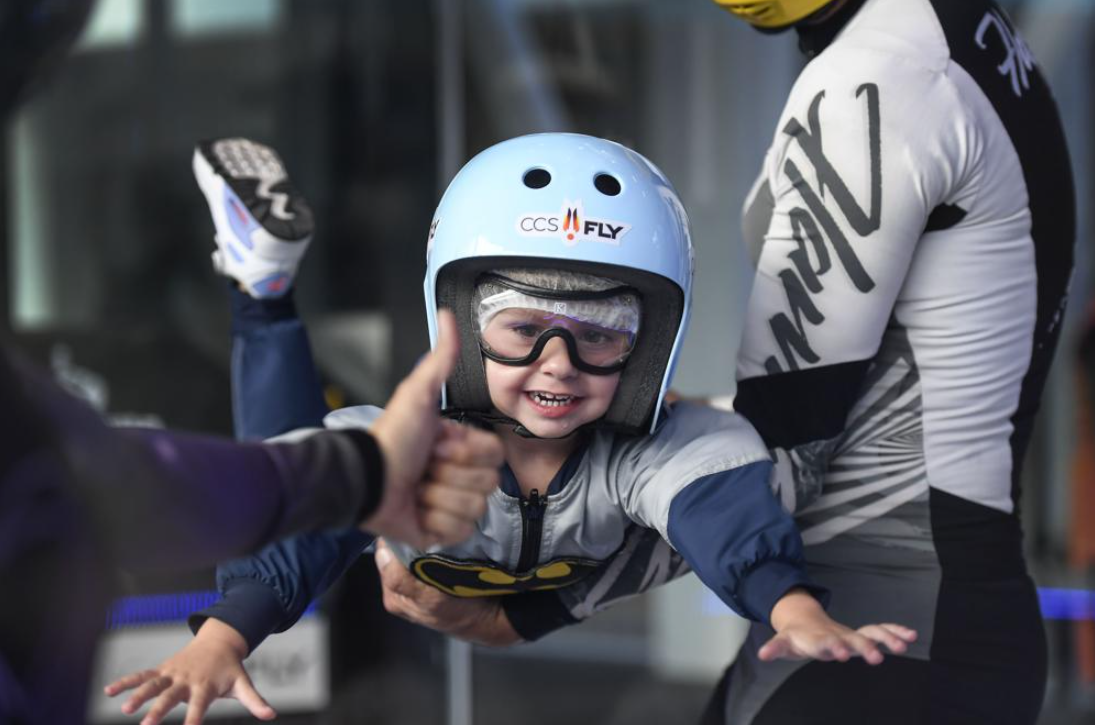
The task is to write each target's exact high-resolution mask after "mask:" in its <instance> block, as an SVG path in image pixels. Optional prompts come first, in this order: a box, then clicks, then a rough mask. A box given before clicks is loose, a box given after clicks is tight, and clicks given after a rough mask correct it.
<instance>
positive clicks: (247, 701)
mask: <svg viewBox="0 0 1095 725" xmlns="http://www.w3.org/2000/svg"><path fill="white" fill-rule="evenodd" d="M246 656H247V643H246V642H245V641H244V639H243V636H242V635H241V634H240V633H239V632H237V631H236V630H235V629H233V628H232V627H230V626H228V625H227V624H225V623H223V622H221V621H219V620H216V619H208V620H206V622H205V624H203V625H202V628H201V629H200V630H199V631H198V634H197V636H196V637H194V639H193V640H191V641H190V643H189V644H188V645H186V646H185V647H183V648H182V649H181V650H179V651H178V652H177V653H175V654H174V655H172V656H171V657H169V658H167V659H166V660H164V661H163V662H161V663H160V664H159V665H158V666H157V667H154V668H152V669H150V670H143V671H141V672H136V673H134V674H131V675H126V676H124V677H121V678H119V679H117V680H115V681H114V682H112V683H110V684H109V685H107V686H106V688H105V690H104V691H105V692H106V694H107V695H110V696H111V697H115V696H116V695H120V694H122V693H123V692H127V691H129V690H132V691H133V692H132V694H130V696H129V698H128V699H127V700H126V701H125V702H124V703H123V704H122V712H124V713H125V714H126V715H132V714H133V713H135V712H136V711H137V710H138V709H140V707H141V706H142V705H144V704H145V703H146V702H148V701H149V700H152V699H153V698H155V699H156V702H155V703H154V704H153V705H152V708H151V709H150V710H149V711H148V714H147V715H145V717H144V719H143V720H141V725H157V723H159V722H160V721H162V720H163V718H164V717H165V716H166V715H167V713H169V712H170V711H171V709H172V708H174V707H175V706H176V705H178V704H179V703H181V702H186V703H188V706H187V711H186V720H185V722H184V725H199V723H201V722H202V719H203V718H204V717H205V713H206V711H207V710H208V709H209V706H210V705H212V704H213V701H214V700H216V699H217V698H220V697H232V698H235V699H237V700H239V701H240V703H241V704H242V705H243V706H244V707H246V708H247V710H248V711H249V712H250V713H251V714H252V715H254V716H255V717H257V718H258V719H259V720H272V719H273V718H274V717H275V716H276V715H277V713H275V712H274V708H272V707H270V705H269V704H267V702H266V700H264V699H263V698H262V695H260V694H259V693H258V691H257V690H256V689H255V687H254V685H253V684H251V678H250V677H249V676H248V675H247V671H246V670H244V668H243V660H244V658H245V657H246Z"/></svg>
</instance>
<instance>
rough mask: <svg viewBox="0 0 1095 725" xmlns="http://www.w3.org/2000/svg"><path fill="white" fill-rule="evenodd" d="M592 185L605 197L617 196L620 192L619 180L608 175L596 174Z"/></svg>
mask: <svg viewBox="0 0 1095 725" xmlns="http://www.w3.org/2000/svg"><path fill="white" fill-rule="evenodd" d="M593 185H594V186H595V187H597V191H599V192H601V193H602V194H604V195H605V196H617V195H619V193H620V190H621V187H620V181H619V179H617V178H616V177H615V176H610V175H609V174H597V175H596V176H595V177H593Z"/></svg>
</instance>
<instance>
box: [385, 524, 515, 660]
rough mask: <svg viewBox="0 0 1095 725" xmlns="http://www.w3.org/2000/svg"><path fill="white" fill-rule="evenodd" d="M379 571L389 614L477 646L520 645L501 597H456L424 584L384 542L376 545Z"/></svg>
mask: <svg viewBox="0 0 1095 725" xmlns="http://www.w3.org/2000/svg"><path fill="white" fill-rule="evenodd" d="M376 568H377V569H378V570H379V571H380V583H381V584H382V585H383V588H384V608H385V609H387V610H388V612H389V613H391V614H394V615H396V616H397V617H402V618H403V619H406V620H407V621H408V622H414V623H415V624H420V625H422V626H423V627H429V628H430V629H433V630H436V631H438V632H442V633H444V634H448V635H451V636H453V637H457V638H459V639H463V640H467V641H469V642H474V643H476V644H485V645H489V646H491V647H504V646H506V645H511V644H516V643H517V642H520V641H521V637H520V636H519V635H518V634H517V632H516V631H515V630H514V629H513V626H512V625H511V624H510V623H509V620H508V619H506V614H505V612H504V611H503V610H502V605H501V603H500V601H499V598H498V597H453V596H449V595H448V594H445V593H444V592H442V591H439V590H437V589H434V588H433V587H431V586H428V585H426V584H423V583H422V582H420V581H418V580H417V579H415V578H414V575H412V574H411V573H410V572H409V571H407V568H406V567H405V566H403V565H402V564H401V563H400V562H399V560H398V559H396V558H395V556H393V555H392V552H391V550H389V549H388V547H387V545H385V543H384V540H383V539H381V540H380V541H378V542H377V545H376Z"/></svg>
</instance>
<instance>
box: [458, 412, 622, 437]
mask: <svg viewBox="0 0 1095 725" xmlns="http://www.w3.org/2000/svg"><path fill="white" fill-rule="evenodd" d="M441 415H443V416H444V417H446V418H448V419H449V420H455V421H456V422H457V423H468V424H471V425H475V426H478V427H480V428H490V427H491V426H495V425H505V426H509V427H511V428H512V429H513V432H514V433H516V434H517V435H519V436H520V437H522V438H528V439H533V440H540V441H561V440H565V439H567V438H570V437H571V436H573V435H574V434H575V433H579V432H581V431H586V430H593V429H597V428H602V427H606V426H605V425H604V424H603V423H601V421H600V420H595V421H592V422H590V423H586V424H585V425H580V426H578V427H577V428H575V429H574V430H572V431H571V432H569V433H567V434H566V435H565V436H559V437H557V438H544V437H543V436H538V435H536V434H535V433H533V432H532V431H530V430H529V429H528V428H526V427H525V425H524V424H523V423H521V421H519V420H516V419H515V418H510V417H509V416H508V415H502V414H501V413H493V412H491V413H484V412H483V411H481V410H466V409H461V408H450V409H448V410H444V411H442V412H441Z"/></svg>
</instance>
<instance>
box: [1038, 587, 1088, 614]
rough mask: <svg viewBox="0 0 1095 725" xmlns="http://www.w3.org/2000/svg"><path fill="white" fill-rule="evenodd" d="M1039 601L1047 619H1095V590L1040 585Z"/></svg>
mask: <svg viewBox="0 0 1095 725" xmlns="http://www.w3.org/2000/svg"><path fill="white" fill-rule="evenodd" d="M1038 602H1039V603H1040V604H1041V605H1042V616H1043V617H1044V618H1046V619H1069V620H1072V621H1081V620H1091V619H1095V592H1092V591H1088V590H1086V589H1051V588H1049V587H1039V588H1038Z"/></svg>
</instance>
